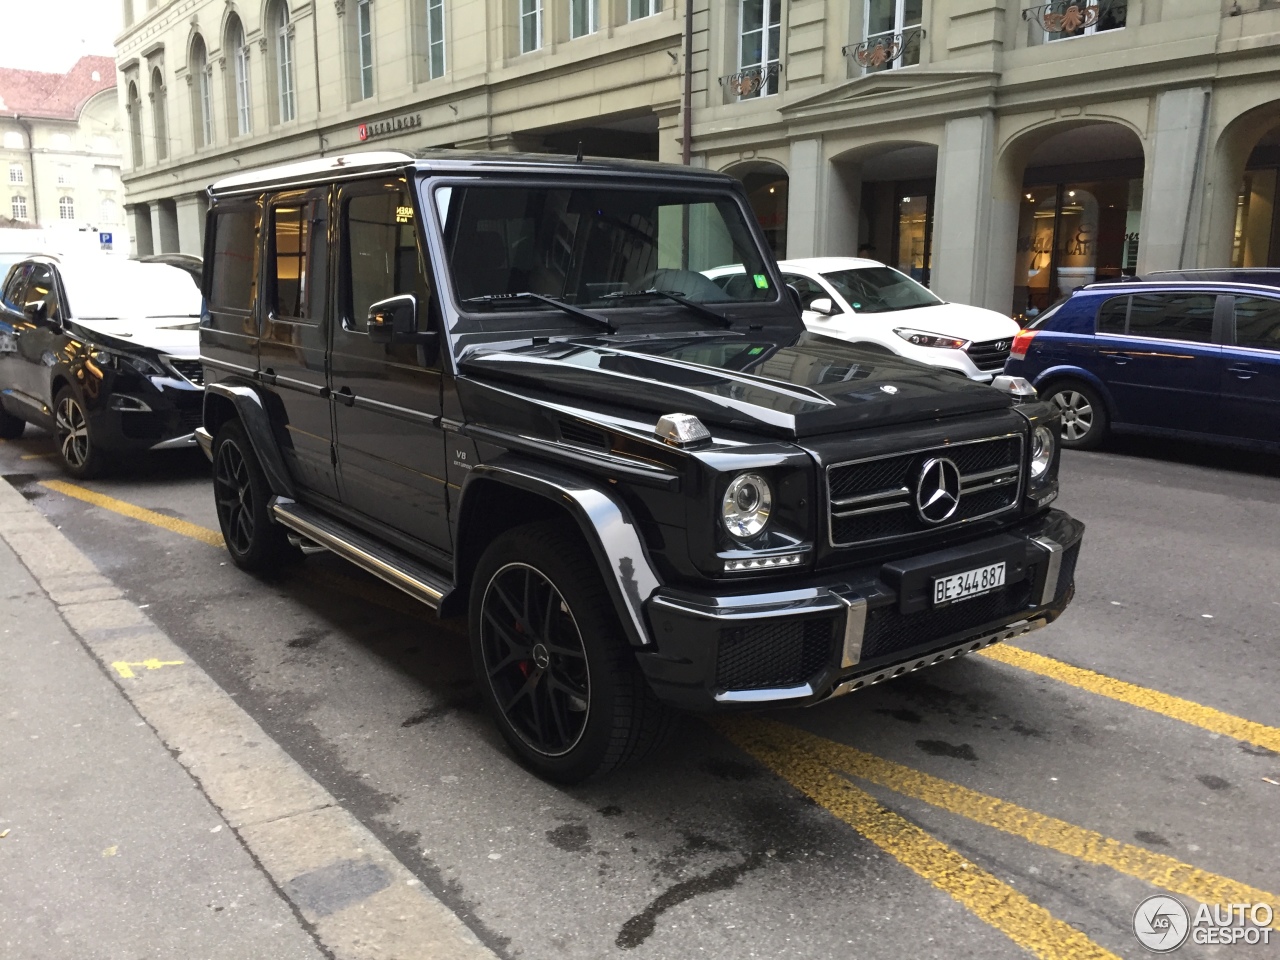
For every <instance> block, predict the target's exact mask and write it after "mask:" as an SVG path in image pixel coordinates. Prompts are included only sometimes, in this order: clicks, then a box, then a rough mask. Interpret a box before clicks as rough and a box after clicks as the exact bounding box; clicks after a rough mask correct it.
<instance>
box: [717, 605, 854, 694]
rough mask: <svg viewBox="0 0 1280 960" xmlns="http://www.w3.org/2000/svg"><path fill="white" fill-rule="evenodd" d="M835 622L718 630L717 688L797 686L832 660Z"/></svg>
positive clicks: (773, 622) (788, 622) (771, 623)
mask: <svg viewBox="0 0 1280 960" xmlns="http://www.w3.org/2000/svg"><path fill="white" fill-rule="evenodd" d="M834 636H835V621H834V620H832V619H831V618H830V617H823V618H821V619H811V620H800V621H796V620H790V619H787V620H781V621H779V620H770V621H767V622H765V623H753V624H748V625H745V626H740V627H729V628H726V629H724V630H721V631H720V649H719V653H718V654H717V656H716V686H718V687H719V688H720V689H721V690H760V689H764V688H768V687H797V686H799V685H800V684H802V683H805V682H807V681H808V680H811V679H812V678H813V676H814V674H816V673H818V672H819V671H820V670H821V669H822V668H823V667H825V666H826V665H827V662H828V661H829V660H830V658H831V642H832V638H833V637H834Z"/></svg>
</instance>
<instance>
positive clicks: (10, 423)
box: [0, 406, 27, 440]
mask: <svg viewBox="0 0 1280 960" xmlns="http://www.w3.org/2000/svg"><path fill="white" fill-rule="evenodd" d="M25 429H27V421H25V420H23V419H22V418H21V417H15V416H14V415H13V414H12V413H10V412H9V411H8V410H6V409H5V408H4V407H3V406H0V438H3V439H5V440H17V439H18V438H19V437H20V436H22V431H23V430H25Z"/></svg>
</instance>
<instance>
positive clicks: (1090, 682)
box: [980, 644, 1280, 752]
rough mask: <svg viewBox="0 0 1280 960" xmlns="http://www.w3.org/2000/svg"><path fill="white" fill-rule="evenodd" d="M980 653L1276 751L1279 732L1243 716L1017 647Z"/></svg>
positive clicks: (996, 646)
mask: <svg viewBox="0 0 1280 960" xmlns="http://www.w3.org/2000/svg"><path fill="white" fill-rule="evenodd" d="M980 652H981V653H982V655H983V656H985V657H990V658H991V659H992V660H999V661H1000V662H1001V663H1006V664H1008V665H1009V666H1011V667H1018V668H1019V669H1022V670H1028V671H1030V672H1031V673H1037V674H1039V675H1040V676H1042V677H1049V678H1050V679H1052V680H1060V681H1061V682H1062V683H1067V684H1070V685H1071V686H1073V687H1077V688H1079V689H1081V690H1087V691H1088V692H1090V693H1096V694H1098V695H1099V696H1103V697H1109V698H1110V699H1112V700H1118V701H1119V702H1121V703H1127V704H1129V705H1130V706H1133V707H1141V708H1142V709H1143V710H1150V711H1151V712H1152V713H1158V714H1161V715H1162V716H1166V717H1172V718H1173V719H1174V720H1181V721H1182V722H1183V723H1189V724H1191V725H1192V726H1195V727H1200V728H1201V729H1202V730H1208V731H1209V732H1210V733H1220V734H1222V735H1223V736H1227V737H1231V738H1232V739H1233V740H1243V741H1244V742H1246V743H1252V744H1254V745H1255V746H1259V747H1266V748H1267V749H1268V750H1275V751H1277V752H1280V729H1278V728H1276V727H1268V726H1267V725H1266V724H1262V723H1257V722H1255V721H1253V720H1246V719H1244V718H1243V717H1237V716H1234V715H1233V714H1230V713H1224V712H1223V711H1221V710H1216V709H1214V708H1213V707H1206V706H1204V705H1203V704H1199V703H1195V702H1194V701H1191V700H1183V699H1182V698H1181V697H1175V696H1172V695H1171V694H1167V693H1161V692H1160V691H1159V690H1152V689H1150V688H1149V687H1140V686H1138V685H1137V684H1134V683H1128V682H1127V681H1124V680H1116V679H1115V678H1113V677H1108V676H1106V675H1104V674H1101V673H1095V672H1094V671H1093V670H1086V669H1084V668H1083V667H1075V666H1072V665H1071V664H1069V663H1063V662H1062V661H1061V660H1054V659H1053V658H1052V657H1046V656H1043V655H1042V654H1039V653H1032V652H1031V651H1030V650H1023V649H1022V648H1021V647H1010V646H1006V645H1004V644H996V645H995V646H993V647H987V648H986V649H985V650H982V651H980Z"/></svg>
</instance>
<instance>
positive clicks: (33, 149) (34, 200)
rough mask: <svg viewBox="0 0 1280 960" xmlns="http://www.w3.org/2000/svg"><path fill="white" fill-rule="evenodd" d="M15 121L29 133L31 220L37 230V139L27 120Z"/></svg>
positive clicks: (38, 193)
mask: <svg viewBox="0 0 1280 960" xmlns="http://www.w3.org/2000/svg"><path fill="white" fill-rule="evenodd" d="M13 119H14V121H15V122H16V123H17V124H18V126H20V127H22V129H23V130H25V131H27V161H28V162H29V163H30V164H31V219H32V221H34V222H35V225H36V227H37V228H39V227H40V192H39V191H38V190H37V189H36V139H35V136H34V135H33V134H32V132H31V125H30V124H29V123H27V121H26V119H25V118H23V117H21V116H19V115H18V114H16V113H15V114H14V115H13Z"/></svg>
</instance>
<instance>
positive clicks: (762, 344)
mask: <svg viewBox="0 0 1280 960" xmlns="http://www.w3.org/2000/svg"><path fill="white" fill-rule="evenodd" d="M461 367H462V372H463V374H464V375H465V376H469V377H474V378H477V379H498V380H507V381H512V382H520V383H525V384H530V385H534V386H537V387H540V388H541V389H544V390H549V391H554V392H556V393H560V394H566V395H569V396H572V397H577V398H592V399H596V400H599V401H603V402H607V403H612V404H620V403H621V404H625V405H627V406H632V407H638V408H640V409H643V410H647V411H650V412H651V413H654V414H657V415H661V414H664V413H691V414H694V415H695V416H698V417H700V418H702V419H703V420H704V421H706V422H707V423H711V424H720V425H723V426H727V427H734V428H740V429H746V430H752V431H757V432H763V433H766V434H768V435H771V436H779V437H785V438H788V439H793V438H797V437H803V436H810V435H815V434H822V433H833V432H837V431H843V430H851V429H861V428H866V427H878V426H884V425H888V424H894V423H904V422H910V421H917V420H927V419H932V418H935V417H942V416H959V415H963V414H970V413H978V412H981V411H986V410H1001V409H1005V408H1007V407H1008V406H1009V402H1010V401H1009V398H1008V397H1007V396H1005V395H1004V394H1003V393H1000V392H999V391H997V390H994V389H992V388H990V387H987V386H984V385H982V384H978V383H974V382H972V381H969V380H967V379H964V378H963V377H959V376H955V375H952V374H949V373H940V372H939V371H938V370H937V369H936V368H934V367H930V366H926V365H925V364H920V363H915V362H914V361H911V360H906V359H904V358H902V357H896V356H892V355H889V354H885V353H880V352H872V351H867V350H863V349H860V348H858V347H856V346H854V345H851V344H846V343H842V342H840V341H838V340H833V339H831V338H829V337H823V336H819V335H817V334H813V333H801V334H798V335H796V334H794V333H787V334H784V335H782V336H781V337H777V336H775V335H773V334H769V333H756V332H754V331H753V332H751V333H748V334H723V335H710V336H681V337H664V338H653V337H645V338H638V339H632V340H627V339H624V338H619V339H616V340H615V339H608V340H605V339H604V338H600V339H594V338H593V339H588V340H570V341H556V342H554V343H550V344H542V345H533V346H523V347H510V346H509V345H504V346H503V347H501V348H489V349H485V348H477V349H473V350H472V351H471V352H470V353H467V354H464V356H463V359H462V363H461Z"/></svg>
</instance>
